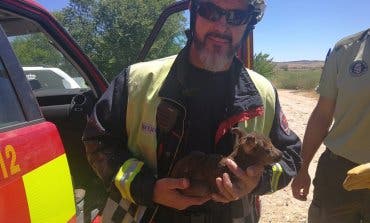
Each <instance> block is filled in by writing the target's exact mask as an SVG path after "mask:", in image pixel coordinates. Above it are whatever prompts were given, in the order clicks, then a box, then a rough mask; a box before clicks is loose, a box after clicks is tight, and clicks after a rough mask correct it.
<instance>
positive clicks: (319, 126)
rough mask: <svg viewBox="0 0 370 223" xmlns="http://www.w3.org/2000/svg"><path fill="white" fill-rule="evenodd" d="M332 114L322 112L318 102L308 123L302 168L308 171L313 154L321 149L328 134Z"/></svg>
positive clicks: (303, 146) (302, 153)
mask: <svg viewBox="0 0 370 223" xmlns="http://www.w3.org/2000/svg"><path fill="white" fill-rule="evenodd" d="M332 120H333V118H332V114H327V115H325V114H322V112H321V111H320V105H319V104H318V105H317V106H316V108H315V109H314V111H313V112H312V114H311V116H310V118H309V120H308V123H307V128H306V132H305V135H304V139H303V145H302V151H301V156H302V167H301V169H302V170H305V171H307V170H308V167H309V165H310V163H311V161H312V158H313V156H314V155H315V153H316V152H317V150H318V149H319V147H320V145H321V143H322V142H323V140H324V138H325V137H326V135H327V134H328V131H329V128H330V125H331V123H332Z"/></svg>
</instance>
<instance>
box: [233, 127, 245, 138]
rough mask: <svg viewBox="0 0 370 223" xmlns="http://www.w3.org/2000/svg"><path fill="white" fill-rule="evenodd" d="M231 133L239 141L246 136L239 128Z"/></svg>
mask: <svg viewBox="0 0 370 223" xmlns="http://www.w3.org/2000/svg"><path fill="white" fill-rule="evenodd" d="M231 133H232V134H233V135H235V136H236V138H237V139H240V138H241V137H243V136H244V131H242V130H241V129H240V128H239V127H235V128H232V129H231Z"/></svg>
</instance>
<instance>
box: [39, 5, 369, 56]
mask: <svg viewBox="0 0 370 223" xmlns="http://www.w3.org/2000/svg"><path fill="white" fill-rule="evenodd" d="M36 1H38V2H39V3H40V4H41V5H43V6H44V7H45V8H47V9H48V10H50V11H54V10H59V9H61V8H63V7H66V6H67V5H68V2H69V1H68V0H36ZM148 1H149V0H148ZM266 2H267V7H266V11H265V15H264V17H263V19H262V21H261V22H260V23H259V24H257V25H256V28H255V30H254V52H255V53H259V52H262V53H267V54H269V55H270V57H272V58H273V60H274V61H279V62H282V61H295V60H325V56H326V53H327V51H328V50H329V48H332V47H333V46H334V44H335V43H336V42H337V41H339V40H340V39H341V38H343V37H345V36H348V35H351V34H354V33H357V32H360V31H362V30H365V29H367V28H370V0H356V1H351V0H267V1H266Z"/></svg>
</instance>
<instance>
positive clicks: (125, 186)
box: [114, 159, 144, 203]
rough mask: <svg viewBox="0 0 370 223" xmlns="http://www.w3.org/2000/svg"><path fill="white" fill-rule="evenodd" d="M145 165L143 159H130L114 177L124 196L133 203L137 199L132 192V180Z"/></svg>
mask: <svg viewBox="0 0 370 223" xmlns="http://www.w3.org/2000/svg"><path fill="white" fill-rule="evenodd" d="M143 165H144V163H143V162H141V161H138V160H136V159H129V160H127V161H126V162H125V163H124V164H123V165H122V166H121V168H120V169H119V170H118V173H117V174H116V177H115V178H114V184H115V185H116V187H117V188H118V190H119V191H120V192H121V195H122V197H123V198H125V199H127V200H129V201H130V202H133V203H135V201H134V199H133V198H132V196H131V193H130V187H131V182H132V181H133V180H134V178H135V176H136V175H137V174H138V173H139V172H140V170H141V168H142V166H143Z"/></svg>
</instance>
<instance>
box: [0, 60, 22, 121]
mask: <svg viewBox="0 0 370 223" xmlns="http://www.w3.org/2000/svg"><path fill="white" fill-rule="evenodd" d="M25 121H26V119H25V117H24V114H23V111H22V109H21V106H20V104H19V101H18V98H17V96H16V94H15V90H14V88H13V86H12V84H11V82H10V80H9V76H8V72H7V70H6V69H5V67H4V64H3V61H2V60H1V59H0V128H3V127H7V126H10V125H14V124H18V123H22V122H25Z"/></svg>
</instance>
